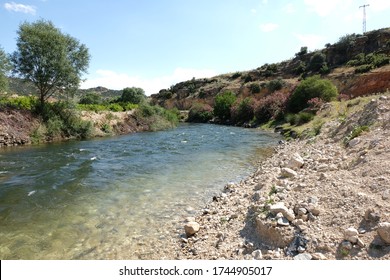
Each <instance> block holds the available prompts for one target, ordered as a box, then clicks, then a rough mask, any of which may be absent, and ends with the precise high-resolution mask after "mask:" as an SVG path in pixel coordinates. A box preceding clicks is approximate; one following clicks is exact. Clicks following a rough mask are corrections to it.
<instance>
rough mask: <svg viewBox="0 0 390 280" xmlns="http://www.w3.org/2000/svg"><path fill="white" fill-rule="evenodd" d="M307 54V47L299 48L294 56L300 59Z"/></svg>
mask: <svg viewBox="0 0 390 280" xmlns="http://www.w3.org/2000/svg"><path fill="white" fill-rule="evenodd" d="M305 54H307V47H306V46H305V47H301V50H300V51H299V52H297V53H296V54H295V56H296V57H301V56H303V55H305Z"/></svg>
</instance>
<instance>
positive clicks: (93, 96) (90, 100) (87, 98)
mask: <svg viewBox="0 0 390 280" xmlns="http://www.w3.org/2000/svg"><path fill="white" fill-rule="evenodd" d="M79 103H80V104H101V103H102V96H101V95H100V94H98V93H96V92H88V93H87V94H86V95H84V96H83V97H82V98H81V99H80V101H79Z"/></svg>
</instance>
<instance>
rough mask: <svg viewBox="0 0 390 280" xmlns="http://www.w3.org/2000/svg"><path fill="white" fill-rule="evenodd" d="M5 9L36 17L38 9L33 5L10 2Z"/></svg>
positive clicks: (5, 5)
mask: <svg viewBox="0 0 390 280" xmlns="http://www.w3.org/2000/svg"><path fill="white" fill-rule="evenodd" d="M4 8H5V9H6V10H7V11H10V12H17V13H24V14H31V15H35V14H36V12H37V9H36V8H35V7H34V6H31V5H24V4H18V3H15V2H9V3H5V4H4Z"/></svg>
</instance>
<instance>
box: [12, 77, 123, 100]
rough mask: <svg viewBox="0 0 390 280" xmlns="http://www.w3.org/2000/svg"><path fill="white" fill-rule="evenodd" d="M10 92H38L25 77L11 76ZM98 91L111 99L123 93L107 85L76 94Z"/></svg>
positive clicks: (78, 91)
mask: <svg viewBox="0 0 390 280" xmlns="http://www.w3.org/2000/svg"><path fill="white" fill-rule="evenodd" d="M8 81H9V90H8V93H9V94H17V95H34V94H35V93H36V91H37V90H36V88H35V86H34V85H33V84H32V83H31V82H29V81H25V80H23V79H19V78H9V79H8ZM91 92H94V93H97V94H100V95H101V96H102V98H103V99H111V98H116V97H120V96H121V95H122V90H113V89H108V88H105V87H95V88H89V89H78V90H77V91H76V93H75V95H74V97H75V98H76V99H78V98H81V97H83V96H84V95H85V94H87V93H91ZM54 98H57V99H62V98H64V96H60V95H54Z"/></svg>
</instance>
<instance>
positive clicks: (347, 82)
mask: <svg viewBox="0 0 390 280" xmlns="http://www.w3.org/2000/svg"><path fill="white" fill-rule="evenodd" d="M389 57H390V28H384V29H380V30H375V31H371V32H368V33H365V34H364V35H356V34H351V35H346V36H344V37H342V38H340V40H339V41H338V42H337V43H335V44H333V45H332V44H327V45H326V47H325V48H324V49H322V50H318V51H315V52H310V53H308V52H307V48H305V47H302V48H301V51H300V52H298V53H296V54H295V57H294V58H293V59H290V60H286V61H283V62H280V63H275V64H265V65H263V66H261V67H259V68H257V69H253V70H250V71H245V72H236V73H229V74H224V75H219V76H216V77H213V78H207V79H192V80H189V81H185V82H181V83H178V84H176V85H174V86H172V87H171V88H169V89H163V90H161V91H160V92H159V93H158V94H154V95H152V96H151V97H152V100H153V102H154V103H155V104H159V105H161V106H163V107H166V108H173V107H176V108H178V109H180V110H189V109H190V108H191V106H193V105H194V104H195V103H202V104H208V105H211V106H213V104H214V98H215V96H216V95H218V94H220V93H223V92H225V91H231V92H233V93H235V94H236V95H237V96H238V97H239V98H243V97H252V98H254V99H256V100H259V99H261V98H263V97H265V96H267V95H269V94H270V93H271V92H273V91H274V89H273V88H272V83H274V84H275V83H277V82H279V83H280V84H281V85H282V87H283V89H282V90H284V91H286V92H291V91H292V90H293V89H294V88H295V86H296V84H297V83H298V82H299V80H300V79H301V78H302V77H305V76H309V75H313V74H321V75H322V76H323V77H324V78H327V79H330V80H331V81H332V82H333V83H334V84H335V85H336V86H337V88H338V91H339V93H340V94H345V95H347V96H349V97H356V96H362V95H367V94H373V93H378V92H385V91H386V90H387V89H388V88H390V79H389V78H390V67H389V65H388V64H389ZM381 59H383V60H381ZM379 60H381V61H379ZM277 90H279V89H277Z"/></svg>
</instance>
